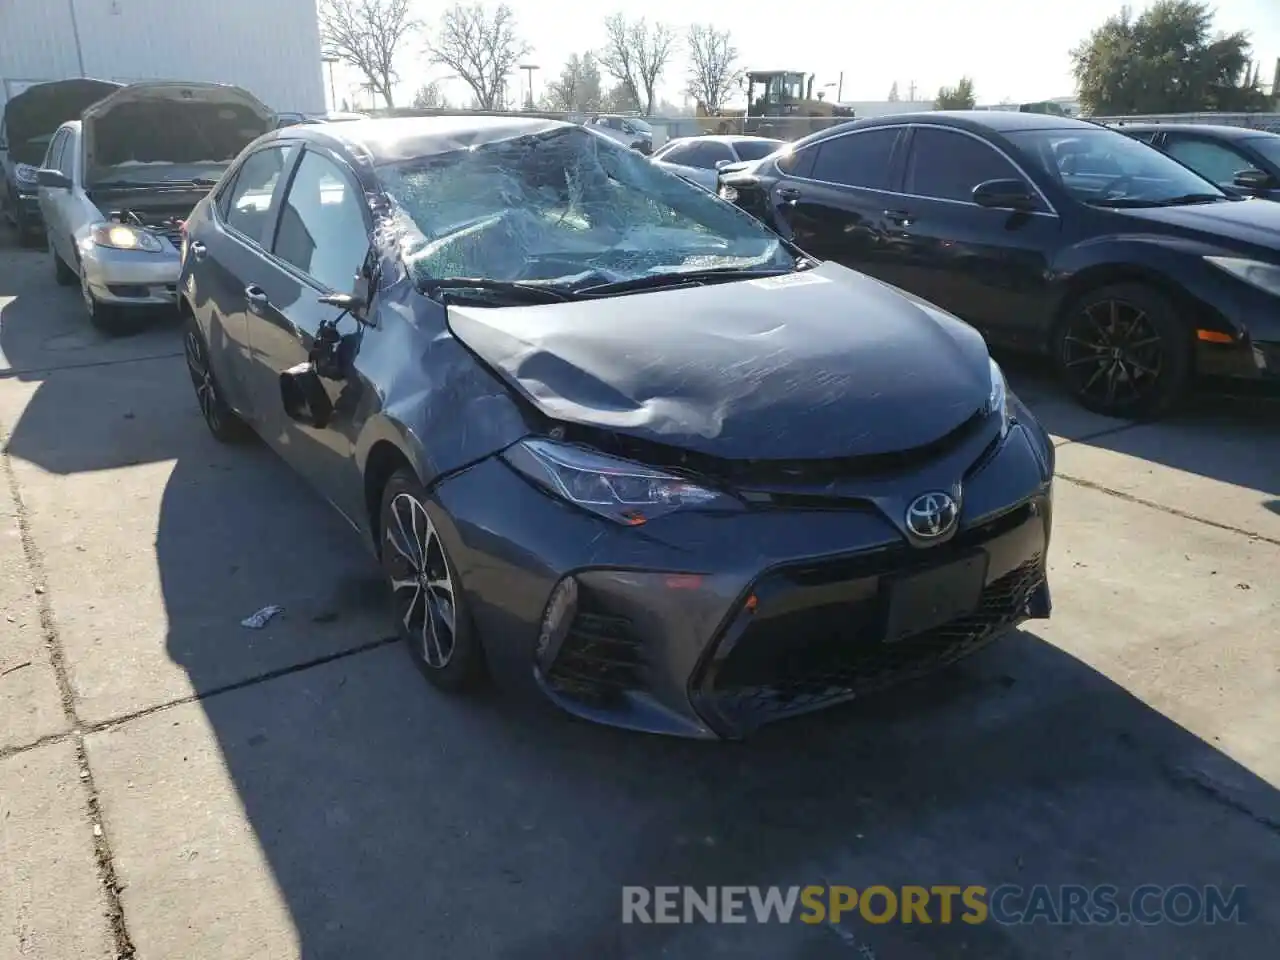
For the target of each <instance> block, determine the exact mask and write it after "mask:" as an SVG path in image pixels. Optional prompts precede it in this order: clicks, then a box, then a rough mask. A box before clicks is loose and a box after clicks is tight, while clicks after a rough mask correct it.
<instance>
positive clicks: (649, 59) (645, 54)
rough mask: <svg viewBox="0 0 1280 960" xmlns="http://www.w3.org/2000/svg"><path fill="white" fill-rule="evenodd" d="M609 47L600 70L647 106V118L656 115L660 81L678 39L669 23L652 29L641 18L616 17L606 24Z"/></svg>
mask: <svg viewBox="0 0 1280 960" xmlns="http://www.w3.org/2000/svg"><path fill="white" fill-rule="evenodd" d="M604 29H605V36H606V40H605V45H604V49H603V50H601V51H600V56H599V60H600V66H602V67H604V69H605V70H606V71H607V72H608V74H609V75H610V76H611V77H613V78H614V79H615V80H617V81H618V83H619V84H620V85H621V86H622V87H624V88H625V89H626V91H627V95H628V96H629V97H630V98H631V99H632V100H634V101H635V102H636V103H640V104H644V112H645V115H646V116H649V115H651V114H652V113H653V101H654V96H655V94H656V92H657V88H658V78H659V77H660V76H662V71H663V70H665V69H666V66H667V62H668V61H669V60H670V59H671V55H672V54H673V53H674V52H675V47H676V35H675V33H674V31H672V29H671V28H670V27H669V26H667V25H666V24H665V23H655V24H653V25H652V26H650V24H649V23H648V22H647V21H646V20H645V18H644V17H641V18H640V19H638V20H627V18H626V17H624V16H623V15H622V14H620V13H615V14H613V15H612V16H610V17H608V18H606V19H605V21H604Z"/></svg>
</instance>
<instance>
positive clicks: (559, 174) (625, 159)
mask: <svg viewBox="0 0 1280 960" xmlns="http://www.w3.org/2000/svg"><path fill="white" fill-rule="evenodd" d="M534 151H543V152H542V154H541V155H540V156H539V155H536V154H535V153H534ZM376 171H377V176H378V180H379V184H380V188H381V192H382V193H384V194H385V195H386V197H387V198H388V200H389V201H390V203H391V208H392V211H393V212H392V219H393V221H394V222H396V223H398V224H399V228H398V230H397V231H396V242H397V244H398V247H399V254H400V257H401V259H402V260H403V261H404V263H405V266H406V268H407V269H408V270H409V273H410V274H411V276H412V277H413V279H414V280H415V282H417V283H418V284H419V286H420V287H428V286H430V284H431V283H432V282H435V281H441V280H454V279H457V278H461V277H467V278H476V279H484V280H486V281H497V282H511V283H522V284H530V283H541V284H550V285H555V286H575V285H584V284H600V283H614V282H621V281H630V280H635V279H639V278H641V277H651V276H659V275H671V276H676V275H679V274H684V273H690V272H698V271H706V270H726V271H741V270H749V271H757V270H758V271H761V272H778V271H789V270H794V269H797V268H798V267H799V266H800V264H801V263H802V262H803V261H804V258H803V255H802V254H800V253H799V251H796V250H795V249H794V248H793V247H792V246H791V245H790V244H788V243H786V241H785V240H783V239H782V238H781V237H779V236H778V235H777V234H776V233H774V232H773V231H771V230H770V229H769V228H768V227H767V226H765V225H764V224H763V223H761V222H760V221H759V220H757V219H756V218H755V217H752V216H751V215H750V214H748V213H747V212H745V211H743V210H742V209H740V208H739V207H737V206H735V205H734V204H731V203H728V202H726V201H724V200H722V199H720V198H719V197H717V196H715V195H714V194H712V193H710V192H709V191H707V190H705V189H704V188H702V187H699V186H696V185H694V184H690V183H689V182H687V181H686V180H684V179H683V178H681V177H678V176H675V175H674V174H671V173H668V172H667V171H665V170H663V169H661V168H660V167H658V166H657V165H655V164H653V163H651V162H649V160H648V158H647V157H644V156H641V155H640V154H637V153H636V152H635V151H634V150H631V149H629V148H627V147H624V146H622V145H621V144H619V143H617V142H616V141H613V140H611V139H610V138H608V137H602V136H600V135H599V134H597V133H593V132H591V131H590V130H588V129H586V128H584V127H580V126H567V127H558V128H555V129H553V130H550V131H545V132H540V133H538V134H533V135H526V136H522V137H517V138H514V139H507V140H500V141H495V142H492V143H487V144H481V145H477V146H474V147H471V148H467V149H463V150H453V151H448V152H445V153H439V154H432V155H426V156H423V157H418V158H414V159H408V160H396V161H391V162H385V163H380V164H377V166H376Z"/></svg>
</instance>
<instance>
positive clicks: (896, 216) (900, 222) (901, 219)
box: [884, 210, 915, 227]
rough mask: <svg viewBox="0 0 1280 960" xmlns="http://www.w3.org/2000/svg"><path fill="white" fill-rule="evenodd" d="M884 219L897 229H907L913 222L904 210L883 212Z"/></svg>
mask: <svg viewBox="0 0 1280 960" xmlns="http://www.w3.org/2000/svg"><path fill="white" fill-rule="evenodd" d="M884 216H885V219H886V220H888V221H889V222H890V223H892V224H893V225H894V226H897V227H909V226H911V224H912V222H913V221H914V220H915V217H913V216H912V215H911V214H910V213H909V212H908V211H906V210H886V211H885V212H884Z"/></svg>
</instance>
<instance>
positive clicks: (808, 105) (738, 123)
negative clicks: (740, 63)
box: [697, 70, 854, 140]
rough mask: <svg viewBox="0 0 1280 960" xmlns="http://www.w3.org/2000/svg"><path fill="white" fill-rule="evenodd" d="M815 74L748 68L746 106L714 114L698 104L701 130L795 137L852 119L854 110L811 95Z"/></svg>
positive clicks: (779, 137)
mask: <svg viewBox="0 0 1280 960" xmlns="http://www.w3.org/2000/svg"><path fill="white" fill-rule="evenodd" d="M813 80H814V75H813V74H811V73H804V72H803V71H800V70H748V71H747V73H746V87H747V108H746V109H745V110H721V111H719V112H718V113H716V114H714V115H713V114H711V113H709V112H708V111H707V108H706V106H705V105H704V104H703V103H701V102H699V103H698V104H697V116H698V122H699V125H700V126H701V127H702V130H703V132H704V133H712V134H732V133H737V134H749V135H751V136H757V137H777V138H778V139H780V140H797V139H799V138H800V137H803V136H804V135H805V134H808V133H812V132H813V131H815V130H821V129H822V128H823V127H825V126H833V125H835V124H837V123H843V122H845V121H846V120H852V119H853V118H854V112H853V110H851V109H849V108H847V107H842V106H840V105H839V104H838V103H831V102H829V101H826V100H824V99H822V96H821V95H819V96H818V97H816V98H815V97H814V95H813Z"/></svg>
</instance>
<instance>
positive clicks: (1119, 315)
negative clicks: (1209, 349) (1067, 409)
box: [1054, 283, 1192, 419]
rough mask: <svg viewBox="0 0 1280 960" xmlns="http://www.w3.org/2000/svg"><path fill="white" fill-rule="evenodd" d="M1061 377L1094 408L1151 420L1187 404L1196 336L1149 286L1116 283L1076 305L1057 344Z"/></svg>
mask: <svg viewBox="0 0 1280 960" xmlns="http://www.w3.org/2000/svg"><path fill="white" fill-rule="evenodd" d="M1054 363H1055V366H1056V367H1057V370H1058V375H1059V376H1060V377H1061V379H1062V381H1063V383H1064V384H1065V386H1066V387H1067V389H1068V390H1070V391H1071V394H1072V395H1073V396H1074V397H1075V398H1076V401H1077V402H1078V403H1079V404H1080V405H1081V406H1083V407H1084V408H1085V409H1087V410H1091V411H1093V412H1094V413H1100V414H1103V415H1105V416H1110V417H1126V418H1133V419H1152V418H1155V417H1159V416H1163V415H1164V414H1166V413H1168V412H1169V411H1170V410H1171V409H1173V407H1174V406H1175V405H1176V404H1177V403H1178V402H1179V401H1180V400H1181V399H1182V398H1183V396H1184V395H1185V393H1186V391H1187V387H1188V385H1189V383H1190V380H1191V374H1192V341H1191V330H1190V327H1189V325H1188V324H1186V323H1184V322H1183V321H1182V319H1181V317H1180V316H1179V313H1178V310H1177V308H1176V307H1175V306H1174V304H1173V303H1172V302H1171V301H1170V300H1169V299H1168V298H1167V297H1166V296H1165V295H1164V294H1162V293H1161V292H1160V291H1158V290H1156V289H1154V288H1153V287H1150V286H1147V285H1145V284H1134V283H1124V284H1114V285H1112V286H1108V287H1103V288H1101V289H1098V290H1094V291H1091V292H1090V293H1088V294H1086V295H1085V296H1084V297H1082V298H1081V299H1080V300H1078V301H1076V303H1075V304H1073V305H1072V306H1071V307H1070V308H1069V309H1068V312H1067V315H1066V317H1065V319H1064V321H1063V322H1062V323H1061V324H1060V326H1059V328H1058V331H1057V337H1056V338H1055V344H1054Z"/></svg>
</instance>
